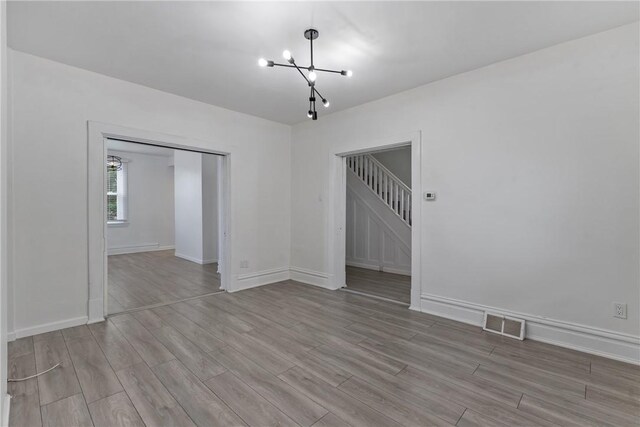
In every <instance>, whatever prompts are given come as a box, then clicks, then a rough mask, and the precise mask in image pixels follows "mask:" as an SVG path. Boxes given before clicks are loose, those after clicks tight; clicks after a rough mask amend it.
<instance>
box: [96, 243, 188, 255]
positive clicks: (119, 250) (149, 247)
mask: <svg viewBox="0 0 640 427" xmlns="http://www.w3.org/2000/svg"><path fill="white" fill-rule="evenodd" d="M175 248H176V247H175V246H173V245H169V246H160V244H159V243H145V244H144V245H134V246H118V247H115V248H108V249H107V255H125V254H135V253H138V252H154V251H168V250H171V249H175Z"/></svg>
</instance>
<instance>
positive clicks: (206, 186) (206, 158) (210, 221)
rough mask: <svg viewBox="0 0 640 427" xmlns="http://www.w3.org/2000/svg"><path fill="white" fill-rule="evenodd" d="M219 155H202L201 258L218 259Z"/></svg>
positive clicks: (204, 260)
mask: <svg viewBox="0 0 640 427" xmlns="http://www.w3.org/2000/svg"><path fill="white" fill-rule="evenodd" d="M219 162H220V157H218V156H214V155H211V154H203V155H202V240H203V241H202V245H203V251H202V252H203V253H202V258H203V262H204V263H211V262H217V261H218V184H219V183H220V182H219V181H220V180H219V178H218V168H219V166H218V165H219Z"/></svg>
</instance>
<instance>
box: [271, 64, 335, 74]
mask: <svg viewBox="0 0 640 427" xmlns="http://www.w3.org/2000/svg"><path fill="white" fill-rule="evenodd" d="M273 66H274V67H287V68H298V67H299V68H304V69H306V70H308V69H309V68H310V67H304V66H298V67H296V66H295V65H291V64H279V63H277V62H274V63H273ZM314 70H315V71H322V72H324V73H334V74H342V70H329V69H326V68H314Z"/></svg>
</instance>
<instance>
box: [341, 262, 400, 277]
mask: <svg viewBox="0 0 640 427" xmlns="http://www.w3.org/2000/svg"><path fill="white" fill-rule="evenodd" d="M345 265H347V266H349V267H357V268H365V269H367V270H373V271H380V266H379V265H378V264H367V263H365V262H358V261H353V260H347V261H346V262H345ZM407 268H408V270H407V269H406V268H402V267H389V266H387V267H382V271H384V272H385V273H393V274H401V275H403V276H411V267H407Z"/></svg>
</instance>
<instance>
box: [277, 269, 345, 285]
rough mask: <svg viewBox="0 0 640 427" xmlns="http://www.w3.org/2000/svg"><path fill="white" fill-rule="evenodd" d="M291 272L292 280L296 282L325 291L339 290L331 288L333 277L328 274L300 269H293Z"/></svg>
mask: <svg viewBox="0 0 640 427" xmlns="http://www.w3.org/2000/svg"><path fill="white" fill-rule="evenodd" d="M289 271H290V277H291V280H295V281H296V282H301V283H305V284H307V285H313V286H319V287H321V288H324V289H331V290H335V289H338V288H334V287H332V286H331V277H330V275H328V274H326V273H322V272H320V271H313V270H308V269H306V268H300V267H291V268H290V269H289Z"/></svg>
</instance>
